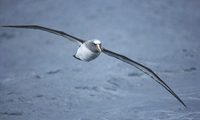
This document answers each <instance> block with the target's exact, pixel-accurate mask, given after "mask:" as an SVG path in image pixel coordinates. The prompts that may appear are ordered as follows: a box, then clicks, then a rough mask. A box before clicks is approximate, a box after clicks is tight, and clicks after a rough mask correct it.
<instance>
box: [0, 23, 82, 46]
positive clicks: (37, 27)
mask: <svg viewBox="0 0 200 120" xmlns="http://www.w3.org/2000/svg"><path fill="white" fill-rule="evenodd" d="M1 27H11V28H25V29H38V30H43V31H46V32H50V33H53V34H56V35H59V36H62V37H65V38H67V39H69V40H70V41H72V42H77V43H78V44H79V45H81V44H82V43H84V42H85V41H84V40H82V39H79V38H77V37H74V36H72V35H69V34H67V33H65V32H62V31H58V30H54V29H50V28H46V27H42V26H38V25H6V26H1Z"/></svg>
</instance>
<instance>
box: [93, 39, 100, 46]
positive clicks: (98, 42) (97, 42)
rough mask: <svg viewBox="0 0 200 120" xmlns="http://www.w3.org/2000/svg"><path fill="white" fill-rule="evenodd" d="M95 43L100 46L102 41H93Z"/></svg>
mask: <svg viewBox="0 0 200 120" xmlns="http://www.w3.org/2000/svg"><path fill="white" fill-rule="evenodd" d="M93 43H94V44H96V45H98V44H99V45H100V44H101V41H100V40H98V39H94V40H93Z"/></svg>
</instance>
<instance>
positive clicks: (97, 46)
mask: <svg viewBox="0 0 200 120" xmlns="http://www.w3.org/2000/svg"><path fill="white" fill-rule="evenodd" d="M1 27H8V28H24V29H36V30H42V31H46V32H50V33H53V34H56V35H59V36H62V37H64V38H67V39H68V40H70V41H72V42H76V43H77V44H78V45H79V48H78V50H77V52H76V54H74V55H73V57H74V58H76V59H78V60H81V61H86V62H89V61H91V60H94V59H95V58H97V57H98V56H99V55H100V54H101V53H104V54H106V55H108V56H111V57H114V58H116V59H118V60H121V61H123V62H125V63H127V64H129V65H132V66H134V67H136V68H137V69H139V70H141V71H143V72H144V73H145V74H147V75H149V76H150V77H151V78H152V79H154V80H155V81H156V82H157V83H159V84H160V85H161V86H163V87H164V88H165V89H166V90H167V91H168V92H169V93H171V94H172V95H173V96H174V97H175V98H176V99H177V100H178V101H179V102H180V103H181V104H182V105H183V106H184V107H186V108H187V106H186V104H185V103H184V102H183V101H182V100H181V99H180V98H179V96H178V95H177V94H176V93H175V92H174V91H173V90H172V89H171V88H170V87H169V86H168V85H167V84H166V83H165V82H164V81H163V80H162V79H161V78H160V77H159V76H158V75H157V74H156V73H155V72H154V71H153V70H151V69H150V68H148V67H146V66H144V65H143V64H141V63H139V62H136V61H135V60H133V59H130V58H128V57H126V56H124V55H121V54H119V53H116V52H113V51H111V50H108V49H106V48H104V47H102V44H101V41H100V40H98V39H93V40H83V39H80V38H78V37H75V36H72V35H70V34H68V33H65V32H63V31H59V30H54V29H51V28H47V27H43V26H38V25H6V26H1Z"/></svg>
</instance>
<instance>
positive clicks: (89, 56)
mask: <svg viewBox="0 0 200 120" xmlns="http://www.w3.org/2000/svg"><path fill="white" fill-rule="evenodd" d="M99 55H100V53H94V52H92V51H91V50H89V49H88V48H87V47H86V45H85V43H83V44H82V45H81V46H80V47H79V48H78V50H77V52H76V55H75V56H76V57H77V58H78V59H80V60H83V61H91V60H93V59H95V58H96V57H98V56H99Z"/></svg>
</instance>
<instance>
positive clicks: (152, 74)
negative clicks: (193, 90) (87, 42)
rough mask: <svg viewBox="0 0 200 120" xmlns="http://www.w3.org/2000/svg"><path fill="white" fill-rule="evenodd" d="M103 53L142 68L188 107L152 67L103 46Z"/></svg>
mask: <svg viewBox="0 0 200 120" xmlns="http://www.w3.org/2000/svg"><path fill="white" fill-rule="evenodd" d="M103 53H105V54H107V55H109V56H112V57H115V58H117V59H119V60H121V61H123V62H126V63H128V64H130V65H132V66H134V67H136V68H138V69H140V70H141V71H143V72H144V73H146V74H147V75H149V76H150V77H151V78H153V79H154V80H155V81H156V82H158V83H159V84H160V85H162V86H163V87H164V88H165V89H166V90H167V91H169V92H170V93H171V94H172V95H173V96H174V97H175V98H176V99H177V100H178V101H179V102H181V104H182V105H183V106H184V107H186V108H187V106H186V104H185V103H184V102H183V101H182V100H181V99H180V98H179V97H178V95H176V93H175V92H174V91H173V90H172V89H171V88H170V87H169V86H168V85H167V84H166V83H165V82H164V81H163V80H162V79H160V77H159V76H158V75H156V74H155V73H154V72H153V71H152V70H151V69H149V68H148V67H146V66H144V65H142V64H140V63H138V62H136V61H134V60H131V59H130V58H128V57H126V56H123V55H120V54H118V53H115V52H112V51H110V50H107V49H105V48H103Z"/></svg>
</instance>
